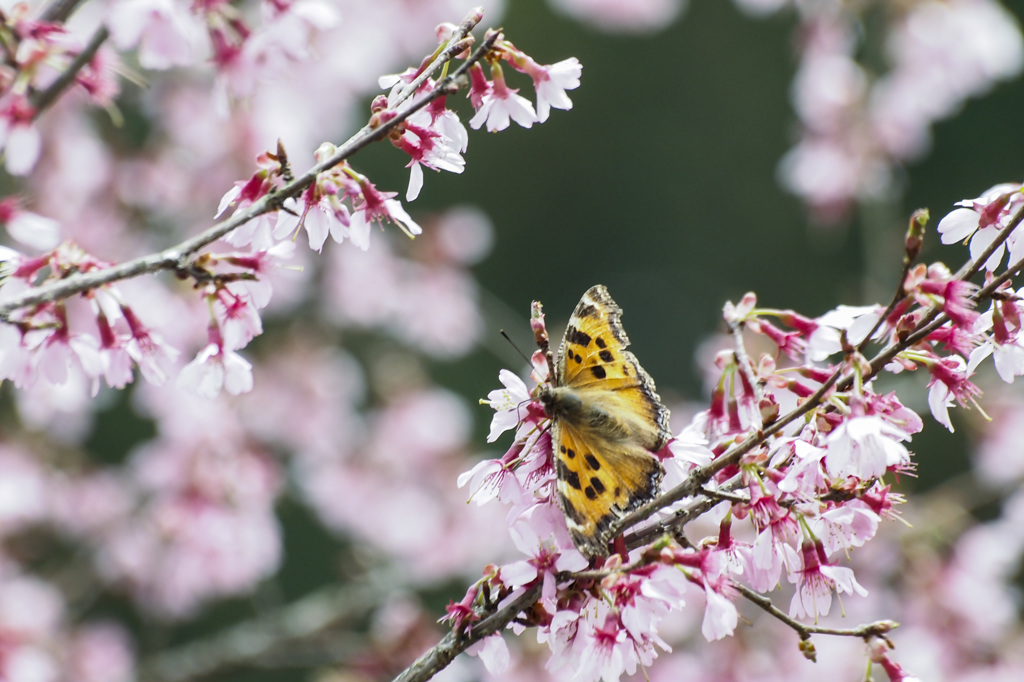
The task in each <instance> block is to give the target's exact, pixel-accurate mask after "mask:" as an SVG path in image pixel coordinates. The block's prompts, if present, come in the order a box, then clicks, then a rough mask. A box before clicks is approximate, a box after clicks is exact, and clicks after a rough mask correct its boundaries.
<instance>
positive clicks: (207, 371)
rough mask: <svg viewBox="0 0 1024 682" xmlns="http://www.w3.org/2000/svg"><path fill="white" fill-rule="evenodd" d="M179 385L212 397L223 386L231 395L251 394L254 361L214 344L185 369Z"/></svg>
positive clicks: (215, 395) (214, 396) (179, 375)
mask: <svg viewBox="0 0 1024 682" xmlns="http://www.w3.org/2000/svg"><path fill="white" fill-rule="evenodd" d="M178 386H179V387H181V388H183V389H185V390H187V391H191V392H193V393H195V394H197V395H201V396H203V397H204V398H209V399H211V400H212V399H213V398H216V397H217V396H218V395H220V392H221V389H223V390H225V391H227V392H228V393H230V394H231V395H239V394H240V393H248V392H249V391H251V390H252V386H253V382H252V364H250V363H249V361H248V360H246V359H245V358H243V357H242V356H241V355H239V354H238V353H236V352H235V351H233V350H228V349H225V348H224V347H223V346H220V345H218V344H216V343H210V344H208V345H207V346H206V347H205V348H203V349H202V350H201V351H199V354H198V355H196V357H195V359H193V360H192V362H190V363H188V364H187V365H185V366H184V367H182V368H181V372H180V373H179V374H178Z"/></svg>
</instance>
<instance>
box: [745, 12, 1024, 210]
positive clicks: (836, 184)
mask: <svg viewBox="0 0 1024 682" xmlns="http://www.w3.org/2000/svg"><path fill="white" fill-rule="evenodd" d="M738 2H739V4H740V5H742V6H744V7H746V8H749V9H751V10H753V11H755V12H756V13H758V14H766V13H771V12H774V11H777V10H779V9H781V8H783V7H787V6H789V7H791V8H792V9H793V10H794V11H795V12H796V13H797V14H798V17H799V21H800V28H799V36H800V38H799V40H798V41H796V44H797V53H798V54H797V56H798V59H799V62H798V68H797V73H796V76H795V78H794V82H793V88H792V100H793V105H794V108H795V110H796V113H797V116H798V118H799V121H800V126H801V131H800V136H799V140H798V141H797V143H796V145H795V146H794V147H793V148H792V149H791V150H790V151H789V152H787V154H786V155H785V157H784V158H783V159H782V161H781V163H780V173H781V178H782V182H783V184H784V185H785V186H786V187H787V188H788V189H789V190H790V191H792V192H793V193H795V194H797V195H798V196H799V197H801V198H802V199H803V200H804V202H805V203H806V204H807V205H808V206H809V207H810V208H811V209H812V211H813V212H814V213H815V215H816V216H817V217H818V218H819V219H821V220H823V221H833V220H836V219H837V218H840V217H843V216H845V215H846V214H847V213H848V211H849V209H850V206H851V205H852V204H853V203H854V202H856V201H858V200H864V199H871V198H877V197H880V196H884V195H885V193H886V192H887V191H888V188H891V187H892V183H893V182H894V181H895V179H896V177H895V175H896V174H895V173H894V166H896V165H898V164H901V163H905V162H907V161H912V160H915V159H917V158H920V157H921V156H922V155H923V154H924V153H925V152H926V151H927V150H928V148H929V147H930V144H931V127H932V126H933V125H934V124H935V123H936V122H938V121H940V120H942V119H945V118H948V117H950V116H952V115H953V114H955V113H957V112H958V111H959V110H960V109H961V107H962V106H963V104H964V103H965V102H966V101H967V100H968V99H970V98H972V97H978V96H980V95H982V94H985V93H986V92H988V91H989V90H990V89H991V88H992V87H993V86H994V85H995V84H996V83H998V82H1000V81H1005V80H1009V79H1010V78H1013V77H1014V76H1016V75H1018V74H1019V73H1020V72H1021V70H1022V69H1024V37H1022V35H1021V30H1020V26H1019V25H1018V22H1017V20H1016V19H1015V18H1014V17H1013V15H1012V14H1011V13H1010V12H1009V11H1008V10H1007V9H1006V8H1005V7H1004V6H1003V5H1002V4H1000V3H999V2H998V1H997V0H948V1H939V0H928V1H926V2H915V3H910V4H909V5H906V6H900V7H889V6H881V7H880V6H878V4H877V3H864V4H859V5H844V6H840V5H839V4H836V3H825V4H824V5H822V4H819V3H812V4H806V3H799V2H793V3H790V2H785V0H741V1H740V0H738ZM883 5H884V3H883ZM875 9H877V10H878V12H879V14H880V15H881V17H874V19H880V21H877V22H876V21H874V20H866V19H865V17H864V15H863V13H866V12H871V11H874V10H875ZM865 26H867V27H869V28H868V29H867V30H868V31H873V30H876V29H875V27H879V28H880V29H881V31H882V32H883V35H882V36H881V38H882V40H883V41H884V52H883V54H881V55H872V54H871V52H870V51H865V49H864V47H865V32H866V31H865ZM879 64H882V65H883V66H882V68H881V69H880V68H879V66H878V65H879Z"/></svg>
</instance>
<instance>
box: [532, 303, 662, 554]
mask: <svg viewBox="0 0 1024 682" xmlns="http://www.w3.org/2000/svg"><path fill="white" fill-rule="evenodd" d="M621 316H622V309H621V308H619V306H618V305H616V303H615V301H613V300H612V297H611V296H609V295H608V290H607V289H606V288H605V287H604V286H603V285H600V284H598V285H597V286H594V287H591V288H590V289H589V290H588V291H587V292H586V293H585V294H583V298H582V299H580V302H579V304H578V305H577V306H576V310H575V312H574V313H573V314H572V317H571V318H569V326H568V327H566V330H565V335H564V336H563V337H562V344H561V346H559V349H558V356H557V359H556V360H555V362H554V376H553V380H552V381H550V382H549V384H548V385H542V386H541V388H540V389H539V390H538V393H537V398H538V400H540V402H541V403H542V404H543V405H544V408H545V410H546V411H547V413H548V416H550V417H551V442H552V448H553V450H554V459H555V473H556V475H557V486H558V497H559V502H560V504H561V507H562V512H563V513H564V514H565V520H566V524H567V525H568V527H569V535H570V536H571V537H572V540H573V543H574V544H575V545H576V548H577V549H579V551H580V552H581V553H582V554H583V555H584V556H587V557H594V556H598V555H600V556H606V555H607V554H608V542H609V540H611V539H612V532H613V527H612V526H613V524H614V522H615V521H617V520H618V519H620V518H622V517H624V516H626V515H627V514H629V513H630V512H631V511H633V510H635V509H637V508H638V507H640V506H641V505H643V504H644V503H646V502H647V501H649V500H651V499H653V498H654V496H655V495H656V494H657V492H658V484H659V483H660V482H661V477H662V474H663V469H662V466H661V463H660V462H659V460H658V458H657V457H655V456H654V455H653V454H652V453H654V452H657V451H658V450H661V448H662V447H664V445H665V443H667V442H668V440H669V439H670V438H671V434H670V433H669V426H668V409H667V408H666V407H665V406H664V405H663V404H662V402H661V398H660V397H659V396H658V393H657V392H656V390H655V388H654V380H653V379H651V376H650V375H649V374H648V373H647V372H646V371H644V368H643V367H641V366H640V363H639V362H637V359H636V357H635V356H634V355H633V354H632V353H630V352H629V351H627V350H626V347H627V346H628V345H629V338H628V337H627V336H626V331H625V330H624V329H623V328H622V323H621V322H620V318H621Z"/></svg>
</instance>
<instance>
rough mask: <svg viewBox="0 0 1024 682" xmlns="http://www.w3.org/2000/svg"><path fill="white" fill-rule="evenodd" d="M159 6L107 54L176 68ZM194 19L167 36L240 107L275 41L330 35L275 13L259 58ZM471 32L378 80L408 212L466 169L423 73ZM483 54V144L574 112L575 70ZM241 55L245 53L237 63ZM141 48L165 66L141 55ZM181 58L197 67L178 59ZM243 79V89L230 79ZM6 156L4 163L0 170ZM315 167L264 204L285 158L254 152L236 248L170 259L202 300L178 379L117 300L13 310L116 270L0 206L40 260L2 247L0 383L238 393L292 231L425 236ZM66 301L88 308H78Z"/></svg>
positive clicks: (239, 206) (246, 380)
mask: <svg viewBox="0 0 1024 682" xmlns="http://www.w3.org/2000/svg"><path fill="white" fill-rule="evenodd" d="M129 7H130V8H131V9H130V10H129ZM171 8H174V10H173V11H174V12H177V11H179V10H183V8H184V5H173V4H172V5H171V6H170V7H168V6H165V5H164V4H160V5H159V6H153V7H149V6H148V3H146V2H136V3H125V4H123V5H121V6H119V8H118V9H117V10H116V11H115V12H114V13H113V15H112V18H111V30H112V32H113V35H114V36H115V38H117V39H118V44H119V45H121V46H134V45H136V44H139V45H141V47H140V55H139V58H140V61H141V62H143V63H145V64H148V65H149V66H151V67H154V68H169V67H171V66H174V65H175V64H179V63H182V62H181V61H180V60H181V59H184V58H185V54H184V52H188V53H189V54H192V53H191V52H189V51H187V50H186V51H184V52H180V53H179V52H176V51H174V50H173V49H171V47H170V46H173V45H176V44H177V43H178V41H175V40H169V41H167V42H164V43H160V44H159V45H156V44H154V45H150V46H149V47H148V48H147V46H146V36H147V35H148V34H149V31H150V29H151V28H152V27H151V24H152V23H153V22H162V21H167V20H171V19H172V18H173V17H171V16H168V14H167V12H168V11H170V10H171ZM312 8H319V9H321V10H323V11H312ZM191 11H192V12H194V13H195V16H191V15H189V16H190V18H189V19H188V20H187V21H185V20H184V19H183V18H182V17H178V19H174V20H173V21H172V22H171V23H172V24H174V25H176V26H178V27H179V28H182V27H183V26H186V25H187V24H188V22H194V21H199V20H205V25H206V26H208V27H209V38H210V45H211V46H212V49H213V54H214V61H215V63H216V64H217V65H218V68H219V73H220V74H221V76H222V77H224V78H227V79H228V80H230V81H231V82H232V83H234V86H233V89H234V90H235V91H236V92H241V93H248V92H249V91H250V90H251V88H249V87H242V86H240V85H239V79H240V78H241V79H242V80H245V79H252V78H254V77H255V75H254V73H252V71H253V69H255V65H256V64H260V63H262V62H263V61H264V60H266V59H267V54H268V52H273V51H275V50H281V51H283V52H284V53H285V54H291V55H293V56H295V55H294V54H293V53H294V52H295V50H294V49H286V47H285V46H283V45H281V44H280V39H281V38H280V37H281V36H285V37H288V36H290V37H292V38H294V39H295V40H297V41H299V42H300V43H303V42H304V41H306V40H308V36H307V35H306V31H307V30H311V26H313V25H322V26H324V27H326V26H327V25H329V24H330V21H329V14H330V13H329V12H328V11H327V7H326V6H321V5H320V3H317V2H316V1H315V0H309V2H297V3H291V4H284V5H282V6H280V7H279V8H276V9H275V10H274V11H273V12H272V13H271V14H272V17H270V18H268V26H269V28H267V29H266V30H267V31H269V33H267V35H275V36H279V37H278V38H277V39H276V40H277V42H275V43H274V44H272V45H271V44H267V43H266V41H260V40H258V34H259V32H255V31H253V30H251V29H250V28H248V27H247V26H246V25H245V23H244V20H243V19H242V18H241V17H240V16H236V15H235V14H234V13H233V10H231V8H230V6H229V5H226V4H223V3H207V4H200V5H196V6H194V7H193V8H192V10H191ZM211 13H213V14H216V15H217V16H216V17H214V16H212V15H211ZM285 17H290V19H289V20H291V21H298V22H299V23H302V24H303V26H304V27H305V28H304V29H303V30H300V31H298V33H299V35H297V36H296V35H294V31H293V32H288V31H283V29H282V27H281V22H283V21H286V19H285ZM481 18H482V12H481V11H480V10H475V11H474V12H472V13H471V14H470V16H469V17H467V19H466V21H465V22H463V26H462V27H459V26H455V25H451V24H443V25H441V26H440V27H439V28H438V30H437V36H438V38H439V40H440V44H439V47H438V48H437V50H436V51H435V52H434V53H433V54H431V55H428V57H426V58H425V59H424V60H423V62H422V64H421V65H420V67H418V68H416V69H410V70H408V71H406V72H405V73H403V74H401V75H398V76H390V77H387V76H386V77H383V78H382V79H381V84H382V85H384V86H385V87H387V86H393V87H392V90H391V92H390V94H389V95H388V96H384V95H381V96H380V97H378V98H377V99H376V100H375V101H374V103H373V106H372V117H371V121H370V124H369V129H370V130H373V129H377V128H380V127H382V126H386V125H390V126H391V128H390V130H389V133H388V136H389V138H390V140H391V141H392V143H393V144H394V146H396V147H397V148H398V149H400V150H401V151H403V152H405V153H406V154H407V155H408V156H409V158H410V161H409V166H410V167H411V169H412V172H411V175H410V184H409V189H408V192H407V194H406V199H407V200H410V201H411V200H413V199H415V198H416V197H417V196H418V195H419V192H420V189H421V187H422V183H423V174H422V167H423V166H426V167H428V168H431V169H434V170H447V171H451V172H456V173H458V172H461V171H462V169H463V167H464V165H465V162H464V160H463V158H462V156H461V154H462V153H463V152H465V151H466V146H467V144H468V134H467V131H466V129H465V127H464V126H463V124H462V123H461V121H460V119H459V116H458V114H457V113H456V112H455V111H454V110H453V109H450V108H448V105H447V103H446V99H447V97H448V95H447V94H446V93H447V91H445V92H444V93H442V91H441V88H442V81H443V80H444V79H443V78H434V77H432V75H433V72H434V70H436V68H437V66H438V64H439V56H441V57H444V56H446V57H448V58H451V57H456V56H462V57H463V58H465V59H467V60H469V58H470V49H471V47H472V46H473V42H474V41H473V39H472V35H471V34H468V31H467V30H465V27H470V28H471V27H473V26H475V25H476V24H477V23H478V22H479V21H480V20H481ZM183 22H184V23H183ZM303 22H305V23H303ZM310 22H311V23H310ZM22 23H24V22H22ZM307 24H308V25H307ZM32 26H34V24H33V25H32ZM47 26H48V25H47ZM19 27H20V28H19V30H20V31H22V32H25V31H29V30H30V28H31V26H29V27H28V28H26V27H23V26H21V24H19ZM33 30H37V32H40V33H42V34H43V35H48V34H49V33H52V31H49V30H47V31H43V30H42V29H39V28H38V27H36V28H35V29H33ZM296 30H298V29H296ZM172 33H173V32H172ZM187 34H188V35H195V32H194V31H193V32H192V33H187ZM183 35H184V34H183ZM166 38H167V37H166V36H165V40H166ZM256 46H258V47H256ZM485 46H486V49H485V50H484V54H483V55H478V56H477V57H475V58H474V60H470V61H467V62H466V64H467V65H468V70H469V74H470V78H469V81H470V83H471V87H470V92H469V99H470V102H471V103H472V106H473V108H474V110H475V111H476V114H475V116H474V117H473V118H472V120H470V125H471V127H474V128H479V127H481V126H482V125H484V124H485V123H486V126H487V128H488V130H492V131H496V130H502V129H504V128H507V127H508V125H509V120H510V119H512V120H515V121H516V122H517V123H519V124H520V125H521V126H523V127H527V128H528V127H530V126H531V125H532V124H533V123H534V122H543V121H544V120H546V119H547V118H548V116H549V114H550V110H551V108H559V109H569V108H571V106H572V102H571V100H570V99H569V97H568V96H567V94H566V90H569V89H573V88H576V87H578V86H579V76H580V72H581V66H580V64H579V62H578V61H577V60H576V59H574V58H573V59H567V60H565V61H563V62H559V63H557V64H554V65H542V64H539V63H538V62H536V61H535V60H534V59H533V58H532V57H530V56H529V55H527V54H526V53H524V52H522V51H521V50H519V49H518V48H516V47H515V46H514V45H513V44H512V43H511V42H510V41H508V40H507V39H505V38H504V36H503V35H502V34H500V33H497V32H492V33H490V34H488V36H487V38H486V39H485ZM182 47H183V48H184V46H182ZM250 48H251V50H254V51H255V52H254V53H252V54H250ZM152 49H158V50H163V51H165V52H166V51H167V50H171V52H170V53H166V54H165V53H154V52H152ZM172 53H173V54H172ZM245 55H248V56H247V57H246V56H245ZM194 58H195V55H192V56H191V57H189V59H194ZM478 58H483V59H485V60H486V61H487V64H488V68H489V71H490V76H489V77H488V76H487V75H485V73H484V71H483V68H482V67H481V66H480V64H479V63H478V62H477V61H475V59H478ZM250 60H251V61H250ZM502 61H506V62H508V63H509V64H510V65H511V66H512V67H513V68H514V69H516V70H518V71H520V72H522V73H524V74H527V75H528V76H529V77H530V78H531V80H532V82H533V84H534V89H535V91H536V108H534V104H533V103H532V102H530V101H529V100H527V99H525V98H524V97H522V96H521V95H519V94H518V90H516V89H514V88H511V87H509V85H508V84H507V83H506V81H505V78H504V75H503V72H502V69H501V66H500V63H501V62H502ZM243 74H247V75H245V76H244V78H243ZM445 82H447V81H445ZM444 87H449V86H447V85H445V86H444ZM15 151H16V150H9V151H8V158H9V159H10V158H11V155H12V153H14V152H15ZM314 157H315V160H316V161H317V163H318V167H319V169H320V170H319V172H318V173H316V174H315V177H314V178H313V179H312V181H311V182H309V183H308V184H306V185H305V187H304V189H302V191H301V193H299V192H295V191H289V194H290V195H295V194H299V196H298V197H294V198H293V197H292V196H289V197H288V198H285V199H283V200H278V199H276V198H275V193H279V192H284V191H285V190H286V189H288V188H289V187H291V186H292V185H291V184H290V183H294V180H293V177H292V169H291V167H290V165H289V160H288V157H287V155H286V153H285V151H284V147H283V145H282V144H280V143H279V145H278V149H277V151H276V153H274V152H264V153H262V154H260V155H259V156H258V158H257V167H258V170H257V171H256V172H255V173H254V174H253V175H252V177H250V178H249V179H248V180H244V181H238V182H236V183H234V185H233V186H232V188H231V189H230V190H228V192H227V193H225V194H224V195H223V196H222V198H221V201H220V206H219V208H218V211H217V215H218V216H220V217H226V216H231V217H230V218H227V220H228V221H230V220H232V219H234V220H235V221H236V222H235V223H234V224H232V226H231V228H230V229H227V230H223V231H222V232H217V233H216V235H217V236H222V237H223V240H224V241H225V242H226V243H227V244H228V245H230V246H231V247H235V248H236V249H240V250H237V251H221V252H212V251H211V252H207V253H203V254H201V255H198V256H195V257H191V256H190V255H189V254H186V255H189V256H190V257H189V258H188V260H187V262H186V261H184V260H182V259H180V258H179V259H178V262H177V263H175V264H174V268H175V269H176V270H177V272H178V274H179V275H180V276H182V277H184V278H189V279H192V280H193V281H194V283H195V287H194V288H195V290H196V291H198V292H200V293H201V296H202V299H203V300H204V302H205V304H206V308H207V310H208V321H207V325H206V329H207V339H206V343H205V344H204V345H202V347H201V349H200V350H199V352H198V354H197V355H196V356H195V357H194V359H192V360H191V361H190V362H188V363H187V364H186V365H184V367H182V368H181V369H180V371H179V370H178V369H177V367H176V363H175V360H176V357H177V355H178V354H179V353H180V350H179V349H178V348H176V347H175V346H174V345H172V344H170V343H168V342H167V341H165V340H164V339H163V338H162V337H161V335H160V333H159V332H157V331H154V330H153V329H152V328H151V327H150V326H148V325H147V324H146V323H144V322H143V318H144V317H145V316H144V315H143V316H141V317H140V315H139V314H137V311H136V310H134V309H133V308H132V307H131V306H129V305H127V304H126V303H125V302H124V298H125V297H124V295H123V294H122V293H120V292H119V287H118V286H117V285H115V284H112V283H104V284H103V285H102V286H98V285H94V286H89V285H87V284H86V285H83V286H82V289H81V294H80V296H76V297H73V298H68V297H64V298H60V297H57V299H56V300H53V301H49V302H44V303H41V304H37V305H34V306H31V307H29V306H22V307H21V308H18V307H17V305H16V304H15V303H12V301H16V300H17V297H18V296H19V295H22V294H30V293H31V291H32V290H33V289H35V288H38V287H42V286H45V285H47V284H55V283H57V282H60V281H62V280H66V279H67V278H68V277H73V276H74V275H76V274H81V275H84V274H86V273H93V274H100V275H102V272H101V271H103V270H105V269H109V268H111V267H112V266H113V265H114V264H113V263H110V262H102V261H100V260H99V259H96V258H93V257H92V256H90V255H89V254H88V253H87V252H86V251H85V249H84V248H82V247H81V246H79V245H77V244H75V243H73V242H71V241H65V242H64V243H62V244H60V245H59V246H56V248H53V247H54V246H55V245H56V241H57V234H56V233H57V231H58V229H59V228H58V226H57V225H55V224H54V223H53V221H48V220H47V219H44V218H41V217H39V216H36V215H35V214H33V213H31V212H28V211H25V210H23V209H21V208H20V207H19V206H18V205H17V203H16V202H15V201H14V200H13V199H9V200H5V202H4V204H3V205H2V208H3V210H2V211H0V219H3V222H5V223H6V224H7V226H8V230H9V232H10V234H11V235H12V236H15V237H19V238H21V239H22V240H23V241H24V242H25V243H26V244H27V245H29V246H36V247H42V248H44V249H45V248H49V249H52V250H50V251H48V252H47V253H44V254H43V255H40V256H28V255H25V254H23V253H21V252H19V251H15V250H13V249H10V248H7V247H5V248H4V250H3V251H2V252H0V263H2V267H3V273H4V278H3V280H2V281H0V301H6V302H8V303H9V304H10V305H11V306H12V308H13V312H11V313H10V314H9V315H8V316H7V318H6V321H7V322H8V323H9V324H7V325H4V327H3V334H4V341H3V342H2V343H0V368H2V369H0V378H10V379H12V380H14V381H15V383H16V384H17V385H18V386H20V387H26V386H31V385H33V384H34V383H35V382H36V380H37V378H38V377H40V376H42V377H43V378H44V379H46V380H48V381H50V382H52V383H55V384H63V383H64V382H65V381H66V378H67V376H68V373H69V372H71V373H76V374H77V375H79V377H80V378H84V379H85V380H86V381H88V382H90V384H91V386H92V392H93V394H94V395H95V393H96V391H97V390H98V389H99V384H100V380H101V379H102V380H104V381H105V382H106V383H107V384H108V385H109V386H112V387H115V388H123V387H124V386H125V385H126V384H128V383H129V382H130V381H131V380H132V377H133V367H135V366H137V367H139V369H140V370H141V371H142V373H143V374H144V375H145V376H146V378H147V379H149V380H151V381H155V382H157V383H162V382H163V381H165V380H166V379H167V378H168V377H169V376H173V375H174V374H175V373H177V381H178V383H179V385H181V386H183V387H185V388H187V389H190V390H191V391H193V392H194V393H197V394H199V395H202V396H205V397H209V398H212V397H216V396H217V395H218V394H219V393H220V392H221V391H222V390H223V391H227V392H228V393H230V394H233V395H237V394H239V393H244V392H248V391H250V390H251V389H252V385H253V379H252V365H251V363H250V362H249V361H248V360H247V359H246V358H245V357H243V356H242V355H241V354H240V353H239V352H238V351H240V350H242V349H244V348H245V347H246V346H247V345H248V343H249V342H250V341H251V340H252V339H253V338H255V337H256V336H258V335H259V334H261V333H262V331H263V325H262V320H261V310H262V309H263V308H265V307H266V306H267V305H268V303H269V302H270V299H271V294H272V291H273V281H274V277H273V275H275V273H276V271H280V270H284V269H288V268H295V267H296V266H295V265H294V239H295V237H296V236H297V234H298V232H299V231H300V230H305V232H306V234H307V237H308V242H309V246H310V248H311V249H313V250H315V251H321V250H322V248H323V245H324V242H325V241H326V239H327V237H328V236H331V237H332V239H333V240H334V241H335V242H338V243H341V242H346V241H347V242H350V243H351V244H352V245H354V246H356V247H358V248H360V249H362V250H363V251H366V250H367V249H368V248H369V244H370V233H371V226H372V225H373V224H381V225H383V224H386V223H392V224H395V225H397V226H398V227H399V228H400V229H401V230H402V231H403V232H404V233H405V234H406V235H407V236H409V237H410V238H412V237H415V236H416V235H419V234H421V233H422V228H421V227H420V226H419V225H418V224H417V223H416V222H415V220H413V218H412V217H411V216H410V215H409V214H408V212H407V211H406V210H405V208H404V207H403V205H402V203H401V201H399V200H397V199H396V198H395V196H396V193H394V192H382V191H380V190H378V189H377V188H376V186H375V185H374V184H373V183H372V182H371V181H370V179H369V178H367V177H366V176H365V175H362V174H360V173H358V172H357V171H356V170H355V169H354V168H353V167H352V166H351V165H350V163H349V162H348V161H347V158H346V157H347V154H346V153H339V150H338V148H337V147H336V146H335V145H333V144H331V143H329V142H325V143H323V144H321V145H320V146H319V148H318V149H317V150H316V152H315V153H314ZM33 163H34V160H33ZM235 225H237V226H235ZM216 229H217V228H216V227H214V228H211V230H216ZM205 241H206V242H210V241H213V239H207V240H205ZM79 299H81V300H82V301H84V302H86V304H85V305H77V304H78V303H79ZM72 307H74V308H76V311H75V313H74V314H73V315H72V317H73V318H74V323H73V324H72V323H71V322H69V312H68V310H69V308H72ZM90 318H91V320H90Z"/></svg>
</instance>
